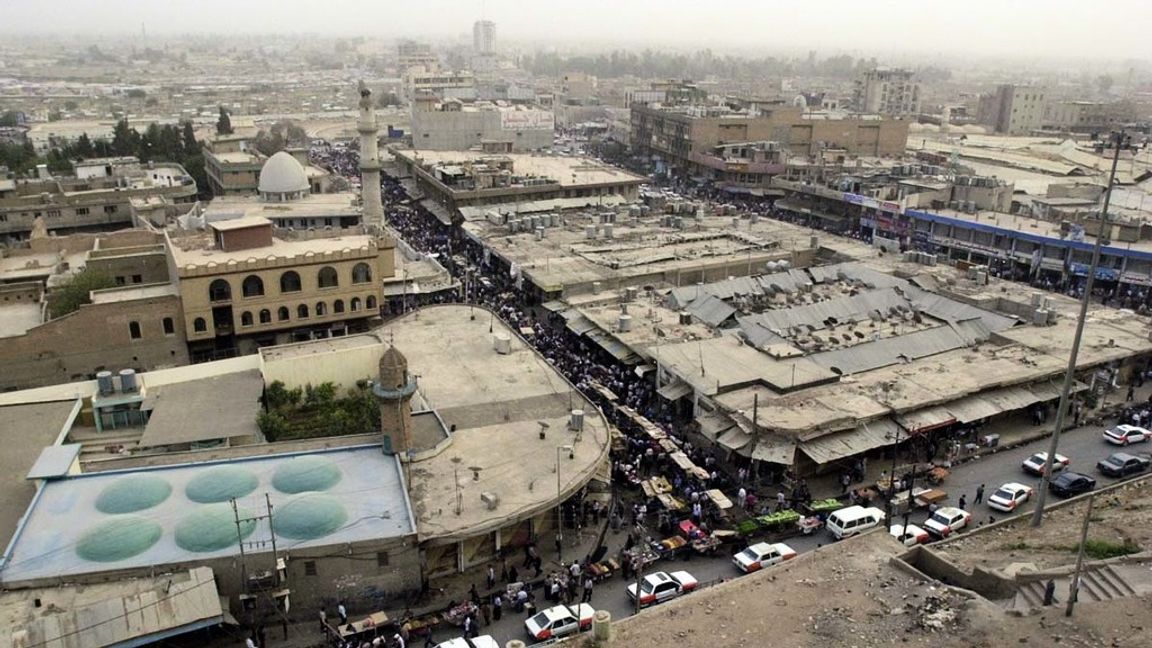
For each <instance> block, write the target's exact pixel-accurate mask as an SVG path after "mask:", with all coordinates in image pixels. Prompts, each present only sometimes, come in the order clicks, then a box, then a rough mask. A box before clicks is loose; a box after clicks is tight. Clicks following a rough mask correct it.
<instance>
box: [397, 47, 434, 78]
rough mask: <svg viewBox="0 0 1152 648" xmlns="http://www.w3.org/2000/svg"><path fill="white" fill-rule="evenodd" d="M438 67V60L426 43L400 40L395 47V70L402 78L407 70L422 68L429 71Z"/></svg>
mask: <svg viewBox="0 0 1152 648" xmlns="http://www.w3.org/2000/svg"><path fill="white" fill-rule="evenodd" d="M439 65H440V59H439V58H438V57H437V56H436V54H435V53H433V52H432V47H431V46H430V45H428V44H426V43H417V42H416V41H411V40H402V41H400V43H399V44H398V45H397V46H396V68H397V69H398V70H399V72H400V75H401V76H404V73H405V72H407V71H408V69H409V68H415V67H422V68H426V69H429V70H431V69H435V68H436V67H437V66H439Z"/></svg>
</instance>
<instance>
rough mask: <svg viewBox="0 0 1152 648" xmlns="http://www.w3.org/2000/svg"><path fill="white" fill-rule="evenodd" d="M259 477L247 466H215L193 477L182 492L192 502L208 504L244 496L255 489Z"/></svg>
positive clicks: (258, 482)
mask: <svg viewBox="0 0 1152 648" xmlns="http://www.w3.org/2000/svg"><path fill="white" fill-rule="evenodd" d="M259 485H260V479H259V478H258V477H256V475H255V473H253V472H252V471H251V470H248V469H247V468H241V467H239V466H216V467H214V468H209V469H207V470H205V471H204V472H202V473H200V474H199V475H196V476H195V477H193V478H192V479H191V480H190V481H189V482H188V485H187V486H185V487H184V494H185V495H187V496H188V499H190V500H192V501H193V502H200V503H201V504H210V503H213V502H227V501H228V500H230V499H232V498H234V497H244V496H245V495H247V494H249V493H251V492H252V491H254V490H256V487H257V486H259Z"/></svg>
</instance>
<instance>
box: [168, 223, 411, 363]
mask: <svg viewBox="0 0 1152 648" xmlns="http://www.w3.org/2000/svg"><path fill="white" fill-rule="evenodd" d="M208 228H209V231H208V232H189V233H184V232H168V233H166V236H167V238H168V250H169V253H170V255H171V264H172V267H173V269H174V272H175V275H176V278H177V280H178V282H179V287H180V295H181V299H182V302H183V311H184V312H183V317H184V322H183V324H184V328H185V330H186V331H187V335H188V345H189V352H190V353H191V355H192V357H193V358H206V357H207V358H211V357H219V356H220V355H221V354H225V355H226V354H229V353H241V354H243V353H251V352H252V351H254V350H255V348H256V347H259V346H268V345H273V344H283V343H285V342H289V341H298V340H307V339H313V338H317V337H320V338H324V337H331V336H340V335H347V334H348V333H350V332H355V331H357V330H365V329H366V328H367V326H368V324H369V322H370V320H372V319H373V318H377V317H379V315H380V310H379V309H380V304H381V298H382V292H381V286H382V284H381V279H382V278H385V277H392V276H393V275H394V273H395V268H396V265H395V260H394V258H393V254H394V249H395V241H394V240H393V239H392V237H391V236H389V235H387V234H382V235H371V234H363V233H361V231H362V230H355V229H354V230H332V231H317V232H293V233H288V232H282V233H281V234H280V237H275V236H273V224H272V222H271V221H270V220H268V219H266V218H261V217H248V218H238V219H234V220H223V221H217V222H215V223H210V224H209V225H208Z"/></svg>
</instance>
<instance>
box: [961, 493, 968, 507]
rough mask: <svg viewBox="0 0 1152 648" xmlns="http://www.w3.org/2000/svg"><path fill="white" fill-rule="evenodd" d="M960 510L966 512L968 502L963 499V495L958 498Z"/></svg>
mask: <svg viewBox="0 0 1152 648" xmlns="http://www.w3.org/2000/svg"><path fill="white" fill-rule="evenodd" d="M960 510H961V511H967V510H968V500H966V499H964V496H963V495H961V496H960Z"/></svg>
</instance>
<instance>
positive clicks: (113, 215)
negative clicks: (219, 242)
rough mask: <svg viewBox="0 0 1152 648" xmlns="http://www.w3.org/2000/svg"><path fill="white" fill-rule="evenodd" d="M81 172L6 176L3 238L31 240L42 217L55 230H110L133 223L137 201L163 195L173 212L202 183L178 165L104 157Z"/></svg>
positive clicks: (0, 191)
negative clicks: (134, 202)
mask: <svg viewBox="0 0 1152 648" xmlns="http://www.w3.org/2000/svg"><path fill="white" fill-rule="evenodd" d="M76 170H77V174H78V175H77V176H72V177H68V176H60V177H52V176H51V175H48V174H47V173H46V172H45V173H44V174H43V177H41V178H37V179H32V180H16V179H5V178H0V238H2V239H7V240H9V241H19V240H24V239H27V238H28V237H29V236H30V235H31V232H32V230H33V228H34V226H35V223H37V222H38V221H39V222H43V224H44V227H45V229H46V231H47V232H49V233H54V234H69V233H72V232H85V231H88V232H95V231H108V230H111V229H117V228H122V227H126V226H130V225H131V224H132V223H133V210H132V201H133V200H134V199H152V198H162V199H163V201H164V205H165V211H166V213H169V214H173V213H174V212H175V205H180V204H185V203H191V202H194V201H195V200H196V195H197V188H196V182H195V181H194V180H193V179H192V176H190V175H188V172H187V171H185V170H184V167H182V166H180V165H178V164H173V163H166V162H156V163H149V164H141V163H140V161H139V160H137V159H136V158H133V157H125V158H108V159H103V158H101V159H92V160H87V161H83V162H79V163H77V165H76Z"/></svg>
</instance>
